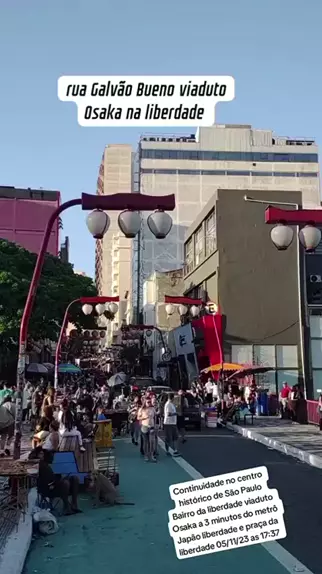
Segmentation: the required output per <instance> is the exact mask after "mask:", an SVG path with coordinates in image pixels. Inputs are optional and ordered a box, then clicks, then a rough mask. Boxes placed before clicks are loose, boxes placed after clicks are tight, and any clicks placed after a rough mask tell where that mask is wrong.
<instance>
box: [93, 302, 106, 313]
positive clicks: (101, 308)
mask: <svg viewBox="0 0 322 574" xmlns="http://www.w3.org/2000/svg"><path fill="white" fill-rule="evenodd" d="M105 310H106V307H105V305H103V303H98V304H97V305H96V307H95V311H96V313H97V314H98V315H103V313H104V312H105Z"/></svg>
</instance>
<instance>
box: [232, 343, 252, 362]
mask: <svg viewBox="0 0 322 574" xmlns="http://www.w3.org/2000/svg"><path fill="white" fill-rule="evenodd" d="M231 360H232V363H239V364H240V365H252V364H253V347H252V345H232V346H231Z"/></svg>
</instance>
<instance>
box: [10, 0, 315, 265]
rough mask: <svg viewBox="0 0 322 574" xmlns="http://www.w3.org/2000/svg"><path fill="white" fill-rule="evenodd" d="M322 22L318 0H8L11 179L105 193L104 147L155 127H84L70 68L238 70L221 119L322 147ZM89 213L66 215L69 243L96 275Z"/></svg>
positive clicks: (66, 195)
mask: <svg viewBox="0 0 322 574" xmlns="http://www.w3.org/2000/svg"><path fill="white" fill-rule="evenodd" d="M321 19H322V3H321V2H320V1H319V0H307V1H306V2H305V3H304V2H303V0H282V1H281V0H270V1H269V2H264V1H263V0H262V1H259V0H242V1H241V0H225V2H218V0H198V2H196V1H195V0H162V1H158V0H55V2H49V1H44V0H29V1H26V0H0V64H1V89H0V185H8V186H15V187H25V188H26V187H30V188H36V189H37V188H40V187H42V188H43V189H53V190H59V191H60V192H61V194H62V199H63V201H67V200H69V199H72V198H75V197H79V196H80V194H81V193H82V192H87V193H93V194H94V193H96V181H97V175H98V168H99V164H100V161H101V157H102V153H103V150H104V147H105V146H106V145H107V144H111V143H129V144H132V145H133V148H134V149H135V147H136V143H137V141H138V138H139V136H140V135H141V134H142V133H144V132H146V131H148V132H151V131H153V130H152V128H142V129H137V128H119V127H115V128H103V127H100V128H90V127H87V128H85V127H80V126H79V125H78V123H77V109H76V106H75V104H73V103H64V102H61V101H59V100H58V97H57V80H58V78H59V77H60V76H62V75H95V74H96V75H145V74H146V75H158V74H160V75H161V74H163V75H173V74H178V75H190V74H191V75H202V74H205V75H232V76H234V78H235V81H236V87H235V91H236V97H235V100H234V101H232V102H226V103H221V104H218V106H217V107H216V121H217V122H218V123H223V124H224V123H233V124H252V126H253V127H254V128H264V129H265V128H267V129H273V131H274V132H275V133H276V134H278V135H282V136H285V135H287V136H293V137H302V136H303V137H304V136H305V137H314V138H316V140H317V142H318V143H319V144H320V145H321V143H322V122H321V102H322V100H321V92H322V74H321V55H322V35H321V21H322V20H321ZM155 131H157V132H160V131H161V130H160V128H159V129H157V130H155ZM162 131H163V130H162ZM167 131H171V132H174V131H176V130H167ZM177 131H180V132H181V133H182V132H183V131H187V132H188V133H191V128H190V129H189V128H187V130H183V129H182V128H181V129H180V130H177ZM85 217H86V214H84V212H82V211H81V209H80V208H77V207H75V208H72V209H70V210H69V211H68V212H66V214H65V215H64V216H63V225H64V229H63V232H62V237H61V239H63V238H64V236H66V235H68V236H69V238H70V245H71V249H70V259H71V262H72V263H73V264H74V266H75V269H76V270H80V271H84V272H86V273H87V274H89V275H91V276H93V275H94V249H95V245H94V241H93V239H92V237H91V236H90V234H89V233H88V231H87V228H86V225H85Z"/></svg>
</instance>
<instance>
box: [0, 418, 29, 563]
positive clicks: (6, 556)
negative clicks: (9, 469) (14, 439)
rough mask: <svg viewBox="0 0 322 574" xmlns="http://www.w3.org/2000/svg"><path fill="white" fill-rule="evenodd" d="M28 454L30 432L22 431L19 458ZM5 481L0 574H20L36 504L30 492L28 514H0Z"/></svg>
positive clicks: (0, 524)
mask: <svg viewBox="0 0 322 574" xmlns="http://www.w3.org/2000/svg"><path fill="white" fill-rule="evenodd" d="M29 452H30V430H29V429H28V428H27V429H25V430H24V434H23V436H22V441H21V458H26V457H27V456H28V453H29ZM7 482H8V481H7V479H5V478H1V477H0V572H4V573H5V574H20V573H21V571H22V568H23V564H24V561H25V558H26V556H27V553H28V550H29V546H30V542H31V537H32V516H31V513H32V508H33V507H34V505H35V502H36V497H37V495H36V493H35V491H34V490H31V491H30V494H29V497H28V507H29V509H28V512H27V514H26V515H23V514H21V513H19V512H16V513H15V512H14V511H12V513H11V515H10V517H9V516H8V515H6V517H4V516H3V515H2V514H1V498H2V491H1V490H2V488H5V486H6V484H7Z"/></svg>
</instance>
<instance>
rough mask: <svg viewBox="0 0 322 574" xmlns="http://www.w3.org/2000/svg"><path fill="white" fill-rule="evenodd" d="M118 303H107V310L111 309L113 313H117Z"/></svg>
mask: <svg viewBox="0 0 322 574" xmlns="http://www.w3.org/2000/svg"><path fill="white" fill-rule="evenodd" d="M118 309H119V308H118V305H116V303H108V305H107V311H109V312H110V313H112V315H115V314H116V313H117V312H118Z"/></svg>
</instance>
